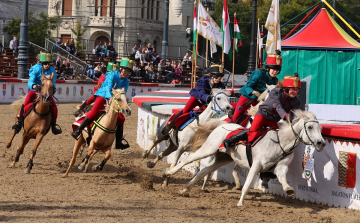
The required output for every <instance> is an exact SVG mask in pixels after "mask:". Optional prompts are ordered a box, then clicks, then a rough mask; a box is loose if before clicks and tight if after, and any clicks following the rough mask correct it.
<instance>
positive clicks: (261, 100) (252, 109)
mask: <svg viewBox="0 0 360 223" xmlns="http://www.w3.org/2000/svg"><path fill="white" fill-rule="evenodd" d="M276 86H277V85H266V88H267V89H266V90H265V91H264V92H263V93H261V95H260V96H259V97H258V101H259V103H258V104H257V105H255V106H252V105H251V106H250V108H249V110H248V112H247V113H248V115H250V116H254V115H255V114H256V112H257V111H258V110H259V106H260V105H261V104H262V103H264V100H265V99H266V96H267V95H268V91H271V90H272V89H274V88H275V87H276Z"/></svg>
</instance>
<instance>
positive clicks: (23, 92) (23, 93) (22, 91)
mask: <svg viewBox="0 0 360 223" xmlns="http://www.w3.org/2000/svg"><path fill="white" fill-rule="evenodd" d="M19 91H20V93H21V95H22V96H24V95H26V93H25V91H24V88H22V87H20V88H19Z"/></svg>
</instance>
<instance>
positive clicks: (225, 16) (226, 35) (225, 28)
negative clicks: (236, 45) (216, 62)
mask: <svg viewBox="0 0 360 223" xmlns="http://www.w3.org/2000/svg"><path fill="white" fill-rule="evenodd" d="M221 31H222V33H223V44H222V47H223V50H224V53H226V54H227V55H228V57H229V58H230V59H232V50H231V34H230V17H229V12H228V7H227V2H226V0H224V7H223V12H222V20H221Z"/></svg>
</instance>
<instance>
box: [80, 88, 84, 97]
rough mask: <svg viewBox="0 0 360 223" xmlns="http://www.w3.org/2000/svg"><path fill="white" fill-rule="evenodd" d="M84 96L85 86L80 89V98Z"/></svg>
mask: <svg viewBox="0 0 360 223" xmlns="http://www.w3.org/2000/svg"><path fill="white" fill-rule="evenodd" d="M83 94H84V86H81V87H80V96H83Z"/></svg>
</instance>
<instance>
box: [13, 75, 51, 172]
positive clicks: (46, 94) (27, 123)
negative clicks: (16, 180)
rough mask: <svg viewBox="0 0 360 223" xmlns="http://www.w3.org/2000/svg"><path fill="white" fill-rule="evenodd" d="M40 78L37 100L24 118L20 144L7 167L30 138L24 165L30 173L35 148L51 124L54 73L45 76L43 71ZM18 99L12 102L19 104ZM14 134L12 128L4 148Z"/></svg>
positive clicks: (18, 155) (16, 157) (16, 158)
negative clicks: (33, 140) (31, 143)
mask: <svg viewBox="0 0 360 223" xmlns="http://www.w3.org/2000/svg"><path fill="white" fill-rule="evenodd" d="M41 78H42V82H41V92H40V93H39V94H38V99H39V102H38V103H37V104H36V105H35V107H34V109H33V110H32V111H31V112H30V114H29V115H28V116H27V117H26V118H25V120H24V134H23V136H22V140H21V144H20V147H19V149H18V150H17V152H16V155H15V158H14V161H13V162H12V163H11V164H10V166H9V167H15V164H16V162H18V161H19V158H20V155H21V154H23V152H24V148H25V146H26V144H27V143H28V142H29V141H30V139H35V144H34V146H33V149H32V151H31V155H30V160H29V162H28V164H27V165H26V169H25V173H30V171H31V169H32V167H33V159H34V157H35V154H36V150H37V148H38V147H39V145H40V143H41V141H42V139H43V138H44V136H45V135H46V133H47V132H48V131H49V129H50V126H51V125H50V124H51V115H52V114H51V107H50V98H51V97H52V96H53V95H54V83H53V79H54V73H53V74H52V75H51V76H50V75H49V76H46V77H45V75H44V73H43V74H42V76H41ZM20 100H21V99H20ZM20 100H19V101H20ZM19 101H16V102H14V103H13V104H19V103H20V102H19ZM15 106H16V105H15ZM15 121H16V120H15ZM15 135H16V132H15V130H14V133H13V135H12V137H11V139H10V140H9V142H8V143H7V144H6V148H10V147H11V143H12V141H13V139H14V137H15Z"/></svg>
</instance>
